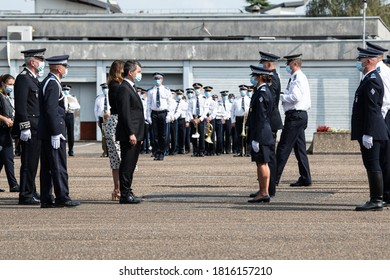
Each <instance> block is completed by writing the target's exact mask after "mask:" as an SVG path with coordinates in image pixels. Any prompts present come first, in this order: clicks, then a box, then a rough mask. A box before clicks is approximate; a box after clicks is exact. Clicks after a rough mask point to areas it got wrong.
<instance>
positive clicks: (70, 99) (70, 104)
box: [62, 85, 80, 157]
mask: <svg viewBox="0 0 390 280" xmlns="http://www.w3.org/2000/svg"><path fill="white" fill-rule="evenodd" d="M71 89H72V86H70V85H63V86H62V92H63V93H64V95H65V97H66V98H64V101H65V113H66V114H65V124H66V134H67V139H66V140H67V142H68V155H69V156H71V157H72V156H74V151H73V146H74V113H75V111H77V110H80V104H79V102H78V101H77V98H76V96H73V95H71V94H69V92H70V90H71Z"/></svg>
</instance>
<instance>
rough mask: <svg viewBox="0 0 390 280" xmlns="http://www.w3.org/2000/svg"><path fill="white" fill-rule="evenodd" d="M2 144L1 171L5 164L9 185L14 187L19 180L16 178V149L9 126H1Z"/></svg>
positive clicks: (0, 152)
mask: <svg viewBox="0 0 390 280" xmlns="http://www.w3.org/2000/svg"><path fill="white" fill-rule="evenodd" d="M0 146H1V150H0V171H1V170H2V169H3V166H4V170H5V174H6V176H7V181H8V185H9V187H10V188H12V187H14V186H16V185H17V184H18V182H17V181H16V178H15V165H14V150H13V144H12V137H11V134H10V129H9V128H2V127H1V128H0Z"/></svg>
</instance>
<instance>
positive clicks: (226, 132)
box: [220, 90, 233, 154]
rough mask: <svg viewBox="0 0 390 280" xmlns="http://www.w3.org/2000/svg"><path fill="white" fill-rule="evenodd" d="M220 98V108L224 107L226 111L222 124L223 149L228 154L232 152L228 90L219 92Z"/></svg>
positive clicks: (230, 110) (230, 105)
mask: <svg viewBox="0 0 390 280" xmlns="http://www.w3.org/2000/svg"><path fill="white" fill-rule="evenodd" d="M220 93H221V98H222V106H223V107H224V109H225V111H226V116H225V122H224V124H223V141H224V142H223V149H224V152H225V154H230V153H231V151H232V139H231V132H232V121H231V116H232V104H233V102H230V100H229V99H228V94H229V91H228V90H223V91H221V92H220Z"/></svg>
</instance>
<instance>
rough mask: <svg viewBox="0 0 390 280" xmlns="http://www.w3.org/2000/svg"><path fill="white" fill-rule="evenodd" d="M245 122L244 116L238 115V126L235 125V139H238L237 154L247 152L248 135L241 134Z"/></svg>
mask: <svg viewBox="0 0 390 280" xmlns="http://www.w3.org/2000/svg"><path fill="white" fill-rule="evenodd" d="M243 124H244V116H238V117H236V127H235V139H237V140H236V141H237V146H236V147H237V148H236V151H235V152H236V153H237V154H246V153H247V149H246V137H243V136H241V133H242V127H243Z"/></svg>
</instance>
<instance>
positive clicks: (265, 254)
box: [0, 142, 390, 260]
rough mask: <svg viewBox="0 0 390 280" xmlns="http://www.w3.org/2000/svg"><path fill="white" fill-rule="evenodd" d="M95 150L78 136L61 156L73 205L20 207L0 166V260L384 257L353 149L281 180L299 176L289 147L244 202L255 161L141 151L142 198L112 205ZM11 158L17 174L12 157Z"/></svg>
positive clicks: (382, 226) (138, 186)
mask: <svg viewBox="0 0 390 280" xmlns="http://www.w3.org/2000/svg"><path fill="white" fill-rule="evenodd" d="M100 154H101V145H100V143H96V142H78V143H76V147H75V157H72V158H68V165H69V166H68V173H69V184H70V195H71V197H72V198H73V199H76V200H80V201H81V206H79V207H77V208H73V209H69V208H59V209H57V208H56V209H41V208H39V206H20V205H18V204H17V202H18V200H17V194H15V193H9V192H8V185H7V182H6V178H5V174H4V171H3V172H2V173H1V176H0V186H1V188H4V189H6V190H7V192H5V193H0V248H1V250H0V259H3V260H4V259H29V260H33V259H71V260H74V259H105V260H107V259H131V260H136V259H142V260H153V259H170V260H176V259H185V260H187V259H221V260H224V259H282V260H287V259H293V260H294V259H296V260H299V259H319V260H322V259H389V258H390V252H389V250H387V248H389V247H390V238H389V234H390V211H389V209H387V208H386V209H384V211H382V212H369V213H361V212H355V211H353V209H354V208H355V206H356V205H357V204H360V203H363V202H365V201H366V200H367V199H368V196H369V195H368V187H367V180H366V174H365V171H364V168H363V165H362V162H361V158H360V155H359V154H349V155H310V156H309V160H310V165H311V169H312V177H313V185H312V186H311V187H307V188H291V187H289V183H290V182H293V181H295V180H296V179H297V176H298V171H297V164H296V160H295V157H294V156H293V155H292V156H291V157H290V160H289V161H288V163H287V166H286V169H285V172H284V174H283V177H282V181H281V184H280V185H279V187H278V191H277V195H276V197H275V198H273V199H272V200H271V203H270V204H266V205H264V204H256V205H253V204H249V203H247V200H248V194H249V193H251V192H254V191H256V189H257V182H256V176H255V165H254V163H251V162H250V159H249V158H245V157H244V158H234V157H232V156H231V155H223V156H219V157H204V158H191V157H190V155H176V156H168V157H166V158H165V160H164V161H162V162H161V161H153V159H152V158H151V157H150V155H141V156H140V160H139V170H138V171H137V172H136V173H135V179H134V192H135V193H136V195H138V196H142V197H143V199H144V201H143V203H141V204H139V205H119V203H118V201H111V191H112V188H113V187H112V185H113V184H112V177H111V170H110V168H109V160H108V158H100ZM15 165H16V166H15V168H16V170H17V171H16V174H17V175H18V174H19V167H20V159H19V158H15ZM17 177H19V176H17ZM37 185H38V186H39V178H37ZM378 252H380V253H379V254H378Z"/></svg>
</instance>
